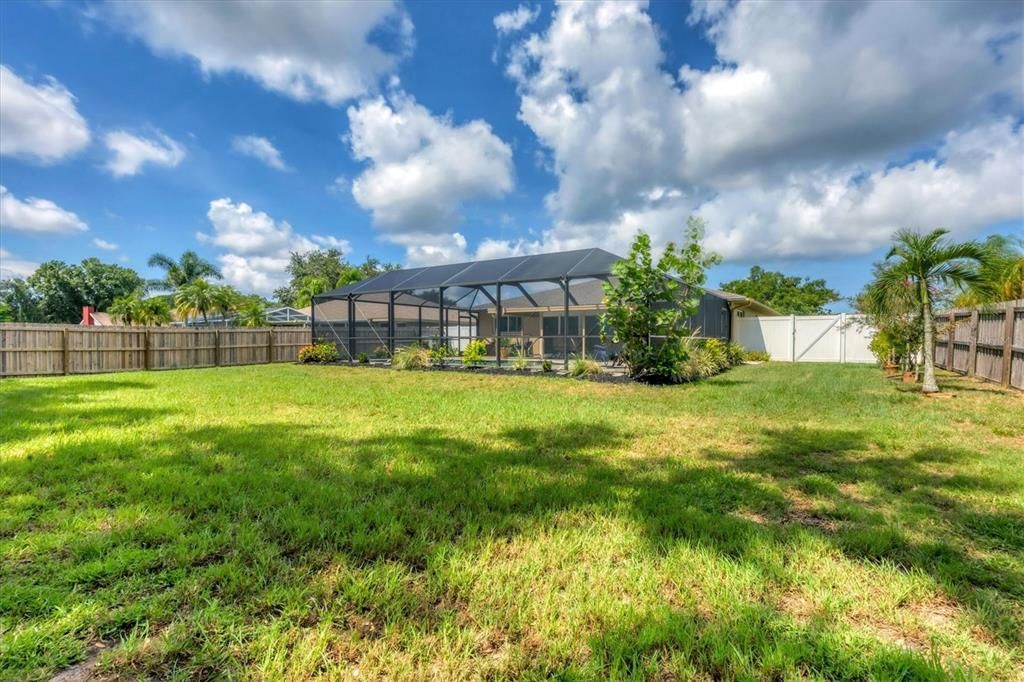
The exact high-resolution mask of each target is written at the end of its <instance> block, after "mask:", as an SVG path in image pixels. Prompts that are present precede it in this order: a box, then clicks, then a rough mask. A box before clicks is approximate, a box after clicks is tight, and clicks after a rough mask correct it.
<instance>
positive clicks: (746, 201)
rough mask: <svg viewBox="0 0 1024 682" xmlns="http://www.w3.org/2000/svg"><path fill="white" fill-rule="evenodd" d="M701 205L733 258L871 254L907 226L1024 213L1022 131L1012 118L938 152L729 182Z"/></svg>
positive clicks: (719, 244)
mask: <svg viewBox="0 0 1024 682" xmlns="http://www.w3.org/2000/svg"><path fill="white" fill-rule="evenodd" d="M698 214H699V215H701V216H703V217H704V218H706V219H707V221H708V222H709V223H710V224H711V225H715V226H717V227H716V229H715V230H714V231H713V232H712V233H711V234H710V236H709V239H708V245H709V246H710V247H711V248H714V249H716V250H717V251H719V252H721V253H722V254H723V255H725V256H727V257H733V258H744V257H746V258H750V257H760V256H761V255H762V254H769V255H775V256H782V257H785V256H799V255H803V254H807V253H811V254H818V253H827V254H854V253H867V252H869V251H872V250H874V249H876V248H878V247H879V246H881V245H883V244H886V243H887V242H888V241H889V238H890V236H891V235H892V233H893V232H895V231H896V230H897V229H899V228H902V227H909V228H914V229H916V228H920V229H931V228H934V227H946V228H949V229H950V230H952V231H953V233H954V234H955V235H957V236H959V237H969V236H970V235H971V233H973V232H974V231H976V230H977V229H979V228H982V227H984V226H986V225H990V224H993V223H998V222H1003V221H1009V220H1015V219H1020V218H1021V217H1022V216H1024V130H1022V129H1021V128H1020V127H1017V128H1016V129H1015V127H1014V124H1013V121H1011V120H1009V119H1006V120H1002V121H999V122H995V123H992V124H989V125H986V126H981V127H977V128H972V129H969V130H967V131H965V132H962V133H961V132H956V133H950V134H949V135H948V136H947V137H946V140H945V142H944V143H943V145H942V146H941V147H940V149H939V151H938V154H937V155H936V158H934V159H927V160H920V161H915V162H913V163H910V164H907V165H904V166H897V167H893V168H887V169H880V170H876V171H873V172H871V173H869V174H867V175H862V174H858V173H856V172H854V171H853V170H847V171H845V172H843V173H799V174H794V175H792V176H790V178H788V179H787V180H786V181H785V182H784V183H781V184H778V185H773V186H770V187H765V188H761V189H756V188H742V189H735V190H729V189H727V190H723V191H722V192H721V193H720V194H719V195H718V196H717V197H715V198H714V199H713V200H711V201H709V202H707V203H705V204H704V205H702V206H701V207H700V208H699V209H698Z"/></svg>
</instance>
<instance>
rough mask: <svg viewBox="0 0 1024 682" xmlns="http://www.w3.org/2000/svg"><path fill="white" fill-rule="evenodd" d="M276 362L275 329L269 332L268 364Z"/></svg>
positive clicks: (270, 329)
mask: <svg viewBox="0 0 1024 682" xmlns="http://www.w3.org/2000/svg"><path fill="white" fill-rule="evenodd" d="M273 361H274V328H273V327H271V328H269V329H268V330H267V364H268V365H269V364H270V363H272V362H273Z"/></svg>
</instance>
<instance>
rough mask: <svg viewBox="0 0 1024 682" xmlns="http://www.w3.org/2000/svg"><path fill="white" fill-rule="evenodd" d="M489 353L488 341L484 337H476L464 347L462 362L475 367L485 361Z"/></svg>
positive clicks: (464, 364) (466, 365)
mask: <svg viewBox="0 0 1024 682" xmlns="http://www.w3.org/2000/svg"><path fill="white" fill-rule="evenodd" d="M486 354H487V342H486V341H484V340H483V339H476V340H475V341H470V342H469V343H468V344H466V347H465V348H463V349H462V364H463V366H465V367H475V366H477V365H479V364H480V363H481V362H483V359H484V356H485V355H486Z"/></svg>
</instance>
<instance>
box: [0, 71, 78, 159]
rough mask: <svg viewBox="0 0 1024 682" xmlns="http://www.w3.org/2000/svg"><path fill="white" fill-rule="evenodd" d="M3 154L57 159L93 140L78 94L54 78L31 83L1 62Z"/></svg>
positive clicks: (0, 135)
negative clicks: (80, 108)
mask: <svg viewBox="0 0 1024 682" xmlns="http://www.w3.org/2000/svg"><path fill="white" fill-rule="evenodd" d="M0 93H2V96H0V155H3V156H16V157H22V158H26V159H30V160H32V161H35V162H37V163H43V164H48V163H55V162H57V161H60V160H61V159H63V158H65V157H67V156H70V155H72V154H74V153H75V152H78V151H81V150H82V149H84V148H85V147H86V146H87V145H88V144H89V138H90V135H89V126H88V124H86V122H85V119H84V118H82V115H81V114H79V113H78V110H77V109H76V108H75V97H74V95H72V94H71V93H70V92H68V90H67V88H65V87H64V86H63V85H61V84H60V83H59V82H58V81H57V80H56V79H54V78H47V79H46V82H44V83H40V84H38V85H31V84H30V83H27V82H25V81H24V80H22V79H21V78H19V77H18V75H17V74H16V73H14V72H13V71H11V70H10V69H9V68H7V67H6V66H3V65H2V64H0Z"/></svg>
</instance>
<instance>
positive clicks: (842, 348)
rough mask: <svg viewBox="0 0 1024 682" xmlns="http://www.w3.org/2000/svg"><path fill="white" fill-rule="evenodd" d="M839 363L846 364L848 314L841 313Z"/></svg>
mask: <svg viewBox="0 0 1024 682" xmlns="http://www.w3.org/2000/svg"><path fill="white" fill-rule="evenodd" d="M839 362H840V363H841V364H843V363H845V362H846V313H839Z"/></svg>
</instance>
